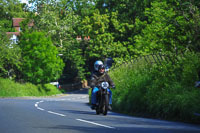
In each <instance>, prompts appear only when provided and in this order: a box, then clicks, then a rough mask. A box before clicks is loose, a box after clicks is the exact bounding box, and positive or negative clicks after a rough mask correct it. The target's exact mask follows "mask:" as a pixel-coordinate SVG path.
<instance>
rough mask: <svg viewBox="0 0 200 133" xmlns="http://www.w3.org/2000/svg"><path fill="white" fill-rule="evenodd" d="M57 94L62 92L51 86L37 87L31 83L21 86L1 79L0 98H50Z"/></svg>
mask: <svg viewBox="0 0 200 133" xmlns="http://www.w3.org/2000/svg"><path fill="white" fill-rule="evenodd" d="M56 94H61V91H60V90H58V89H57V88H56V87H55V86H53V85H51V84H44V85H37V86H36V85H33V84H31V83H25V84H20V83H16V82H14V81H12V80H9V79H3V78H0V97H23V96H50V95H56Z"/></svg>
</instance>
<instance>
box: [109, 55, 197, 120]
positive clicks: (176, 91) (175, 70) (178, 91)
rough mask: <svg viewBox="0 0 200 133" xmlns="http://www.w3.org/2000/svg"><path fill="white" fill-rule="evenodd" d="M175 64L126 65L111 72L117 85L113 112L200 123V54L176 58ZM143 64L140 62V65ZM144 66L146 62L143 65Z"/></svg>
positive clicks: (114, 92)
mask: <svg viewBox="0 0 200 133" xmlns="http://www.w3.org/2000/svg"><path fill="white" fill-rule="evenodd" d="M173 60H174V62H165V61H163V62H162V65H160V64H153V65H139V66H138V64H137V63H136V64H132V65H123V66H121V67H120V68H118V69H115V70H112V71H110V75H111V78H112V79H113V80H114V82H115V84H116V88H117V89H116V90H114V91H113V109H115V110H116V111H120V112H125V113H128V114H133V115H138V114H140V115H143V116H144V115H145V116H146V115H147V114H148V116H150V117H156V118H163V119H170V120H181V121H187V122H199V120H200V118H199V117H198V116H195V115H194V113H195V112H196V113H200V98H199V96H200V90H199V89H198V88H195V87H194V83H195V81H196V80H197V79H198V76H197V71H198V70H200V65H199V64H200V55H199V54H195V53H192V52H187V53H184V56H182V55H181V56H177V57H175V56H174V59H173ZM140 64H141V63H140ZM143 64H144V63H143Z"/></svg>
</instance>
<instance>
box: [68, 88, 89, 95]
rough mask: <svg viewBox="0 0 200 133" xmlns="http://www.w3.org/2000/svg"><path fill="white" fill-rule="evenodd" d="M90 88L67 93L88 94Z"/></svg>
mask: <svg viewBox="0 0 200 133" xmlns="http://www.w3.org/2000/svg"><path fill="white" fill-rule="evenodd" d="M88 90H89V89H88V88H81V89H79V90H74V91H67V92H66V94H88Z"/></svg>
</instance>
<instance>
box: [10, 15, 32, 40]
mask: <svg viewBox="0 0 200 133" xmlns="http://www.w3.org/2000/svg"><path fill="white" fill-rule="evenodd" d="M23 20H24V18H13V19H12V26H13V27H14V28H15V30H16V32H6V34H7V35H8V36H9V38H10V40H11V41H12V43H15V44H16V43H17V41H18V36H19V35H20V32H21V31H22V30H21V28H20V22H22V21H23ZM28 26H29V27H32V26H33V22H31V23H29V24H28Z"/></svg>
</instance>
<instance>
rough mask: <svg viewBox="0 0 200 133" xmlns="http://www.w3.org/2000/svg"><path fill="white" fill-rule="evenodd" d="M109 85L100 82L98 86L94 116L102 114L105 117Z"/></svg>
mask: <svg viewBox="0 0 200 133" xmlns="http://www.w3.org/2000/svg"><path fill="white" fill-rule="evenodd" d="M108 87H109V83H108V82H102V83H101V84H100V85H99V91H98V92H97V106H96V114H97V115H98V114H100V113H102V114H103V115H107V112H108V106H109V92H108Z"/></svg>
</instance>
